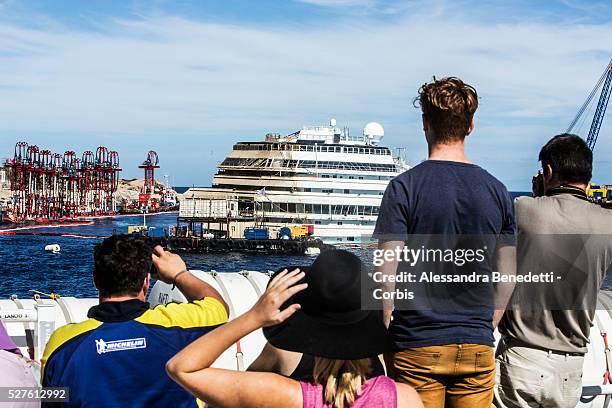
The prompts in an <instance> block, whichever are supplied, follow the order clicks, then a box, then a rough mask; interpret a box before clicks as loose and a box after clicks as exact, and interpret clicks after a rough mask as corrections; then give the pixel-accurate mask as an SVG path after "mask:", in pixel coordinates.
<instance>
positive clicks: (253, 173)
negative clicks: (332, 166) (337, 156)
mask: <svg viewBox="0 0 612 408" xmlns="http://www.w3.org/2000/svg"><path fill="white" fill-rule="evenodd" d="M218 174H222V175H224V176H245V177H258V176H261V177H274V176H276V177H282V176H283V174H282V173H281V172H274V171H251V170H246V171H245V170H227V169H223V170H220V171H219V173H218ZM318 176H319V177H321V178H331V179H347V180H391V179H393V177H394V176H393V175H390V176H371V175H363V176H355V175H350V174H321V173H319V174H318ZM285 177H286V173H285ZM291 177H312V175H304V174H292V175H291Z"/></svg>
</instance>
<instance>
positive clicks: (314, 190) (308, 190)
mask: <svg viewBox="0 0 612 408" xmlns="http://www.w3.org/2000/svg"><path fill="white" fill-rule="evenodd" d="M213 187H214V188H224V189H228V190H238V191H260V190H261V187H260V186H243V185H238V184H213ZM265 190H266V191H286V192H289V193H336V194H369V195H383V193H384V191H376V190H352V189H348V188H345V189H338V188H308V187H275V186H270V187H266V188H265Z"/></svg>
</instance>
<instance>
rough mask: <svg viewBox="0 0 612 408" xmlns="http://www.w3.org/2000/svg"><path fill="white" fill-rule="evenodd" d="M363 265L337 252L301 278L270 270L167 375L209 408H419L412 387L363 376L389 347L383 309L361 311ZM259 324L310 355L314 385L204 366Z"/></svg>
mask: <svg viewBox="0 0 612 408" xmlns="http://www.w3.org/2000/svg"><path fill="white" fill-rule="evenodd" d="M361 267H362V264H361V261H360V260H359V258H358V257H356V256H355V255H353V254H351V253H350V252H347V251H340V250H337V251H326V252H324V253H322V254H321V255H320V256H319V257H318V258H317V259H316V260H315V262H314V263H313V265H312V266H311V267H310V268H306V269H307V272H306V273H305V272H304V271H300V270H298V269H296V270H294V271H291V272H288V271H287V270H284V271H282V272H279V273H276V274H275V275H274V276H273V277H272V279H271V280H270V284H269V286H268V288H267V290H266V292H265V293H264V294H263V295H262V297H261V298H260V299H259V301H258V302H257V304H256V305H255V306H254V307H253V308H252V309H251V310H250V311H249V312H247V313H245V314H244V315H242V316H240V317H238V318H237V319H235V320H233V321H231V322H230V323H227V324H225V325H224V326H221V327H219V328H217V329H216V330H214V331H212V332H211V333H209V334H207V335H205V336H203V337H202V338H200V339H199V340H197V341H196V342H194V343H192V344H191V345H190V346H188V347H187V348H186V349H184V350H183V351H181V352H180V353H179V354H177V355H176V356H175V357H174V358H172V359H171V360H170V362H169V363H168V373H169V374H170V376H171V377H172V378H173V379H174V380H175V381H177V382H178V383H179V384H181V385H182V386H183V387H184V388H186V389H187V390H189V391H190V392H191V393H192V394H194V395H195V396H196V397H198V398H200V399H201V400H203V401H205V402H207V403H209V404H210V405H212V406H215V407H228V408H230V407H231V408H234V407H242V408H248V407H270V408H281V407H282V408H292V407H295V408H301V407H308V408H348V407H355V408H362V407H363V408H365V407H378V408H396V407H399V408H405V407H422V403H421V401H420V399H419V397H418V395H417V394H416V392H415V391H414V389H412V388H411V387H409V386H406V385H404V384H396V383H394V382H393V381H392V380H391V379H389V378H387V377H384V376H377V377H374V378H370V379H368V377H367V373H368V371H369V370H370V361H371V360H370V357H371V356H376V355H378V354H382V353H384V352H386V351H389V350H390V347H391V342H390V339H389V336H388V333H387V331H386V328H385V327H384V325H383V323H382V319H381V311H365V310H361V294H360V292H361V281H360V275H361ZM261 327H264V335H265V336H266V338H267V339H268V341H269V342H270V344H272V345H274V346H275V347H277V348H280V349H284V350H290V351H294V352H299V353H303V354H305V355H311V356H314V358H315V364H314V369H313V376H312V377H313V381H311V382H298V381H295V380H293V379H290V378H286V377H283V376H281V375H278V374H272V373H261V372H236V371H231V370H219V369H213V368H210V365H211V364H212V363H213V362H214V361H215V360H216V359H217V358H218V357H219V355H221V354H222V353H223V352H224V351H225V350H226V349H228V348H229V347H230V346H232V345H233V344H234V343H235V342H236V341H237V340H239V339H240V338H243V337H244V336H246V335H247V334H249V333H251V332H252V331H254V330H257V329H259V328H261Z"/></svg>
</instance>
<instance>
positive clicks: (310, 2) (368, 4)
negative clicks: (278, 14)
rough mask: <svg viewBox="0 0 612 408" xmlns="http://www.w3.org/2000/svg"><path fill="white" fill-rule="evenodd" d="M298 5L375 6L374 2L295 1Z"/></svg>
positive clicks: (348, 0)
mask: <svg viewBox="0 0 612 408" xmlns="http://www.w3.org/2000/svg"><path fill="white" fill-rule="evenodd" d="M295 1H297V2H299V3H306V4H312V5H315V6H321V7H355V6H362V7H363V6H365V7H371V6H373V5H375V4H376V1H375V0H295Z"/></svg>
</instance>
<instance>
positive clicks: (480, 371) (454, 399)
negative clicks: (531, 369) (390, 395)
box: [385, 344, 495, 408]
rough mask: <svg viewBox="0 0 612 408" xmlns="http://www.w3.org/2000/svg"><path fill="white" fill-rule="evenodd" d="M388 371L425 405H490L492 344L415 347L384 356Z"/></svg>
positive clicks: (429, 407) (460, 407)
mask: <svg viewBox="0 0 612 408" xmlns="http://www.w3.org/2000/svg"><path fill="white" fill-rule="evenodd" d="M385 361H386V363H387V370H388V372H389V375H390V376H391V377H392V378H394V379H395V380H396V381H398V382H401V383H405V384H408V385H411V386H412V387H413V388H414V389H415V390H416V391H417V392H418V393H419V396H420V397H421V399H422V400H423V404H424V405H425V408H443V407H449V408H489V407H491V403H492V401H493V388H494V385H495V358H494V355H493V348H492V347H489V346H484V345H480V344H452V345H445V346H430V347H416V348H410V349H407V350H403V351H400V352H398V353H394V354H389V355H387V356H385Z"/></svg>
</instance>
